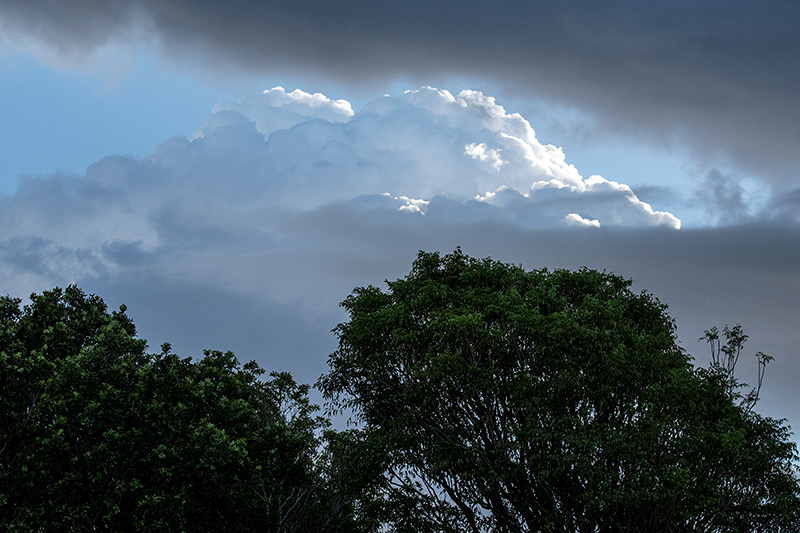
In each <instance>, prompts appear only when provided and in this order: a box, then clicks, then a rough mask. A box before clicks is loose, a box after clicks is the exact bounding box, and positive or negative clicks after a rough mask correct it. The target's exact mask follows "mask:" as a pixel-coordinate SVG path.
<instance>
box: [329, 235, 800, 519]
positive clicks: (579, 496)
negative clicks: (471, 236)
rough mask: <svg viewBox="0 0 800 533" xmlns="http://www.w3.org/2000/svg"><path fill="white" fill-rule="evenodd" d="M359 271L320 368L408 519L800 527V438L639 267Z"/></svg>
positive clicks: (392, 503) (442, 260) (460, 257)
mask: <svg viewBox="0 0 800 533" xmlns="http://www.w3.org/2000/svg"><path fill="white" fill-rule="evenodd" d="M388 289H389V290H388V292H384V291H382V290H380V289H378V288H376V287H372V286H369V287H361V288H357V289H355V291H354V292H353V294H352V295H351V296H349V297H348V298H347V299H346V300H345V301H344V302H343V306H344V307H345V309H346V310H347V311H348V312H349V314H350V320H349V321H348V322H345V323H342V324H340V325H339V326H338V327H337V328H336V329H335V333H336V334H337V336H338V338H339V349H338V350H337V351H336V352H334V353H333V354H332V355H331V357H330V359H329V366H330V373H329V374H327V375H325V376H322V377H321V378H320V381H319V383H318V386H319V387H320V388H321V389H322V391H323V393H324V395H325V397H326V399H327V400H328V401H329V409H330V410H331V411H332V412H337V411H340V410H353V411H354V413H355V416H356V417H357V419H358V420H359V421H360V422H361V424H362V428H363V429H362V430H361V433H360V435H357V436H354V437H353V438H354V439H356V440H357V441H358V442H359V443H360V444H359V445H360V446H361V447H362V452H361V455H362V456H363V457H369V458H370V466H369V468H370V469H373V470H377V471H380V472H381V473H382V476H383V484H382V486H381V487H382V491H383V495H384V498H385V500H384V504H385V505H384V506H383V512H384V515H383V516H382V518H383V519H384V520H386V521H387V522H388V523H389V524H390V525H391V527H392V528H393V530H395V531H476V532H477V531H508V532H516V531H520V532H521V531H581V532H583V531H592V532H594V531H689V530H691V531H783V530H786V531H788V530H791V531H797V530H800V516H799V513H800V486H798V481H797V479H796V478H795V477H794V476H793V473H792V461H793V460H794V459H795V458H796V456H795V448H794V446H793V444H792V443H791V442H790V441H789V440H788V437H789V433H788V429H787V428H786V427H785V426H783V425H782V423H781V421H775V420H772V419H769V418H762V417H760V416H758V415H757V414H755V413H753V412H751V410H749V409H745V408H743V407H742V406H741V405H740V404H739V403H738V402H737V401H736V400H737V398H736V393H735V392H734V391H732V388H731V386H730V384H731V381H730V379H732V378H731V377H730V376H728V375H727V374H726V373H725V372H724V371H721V370H720V369H719V368H716V367H712V369H710V370H703V369H695V368H694V367H693V366H692V365H691V364H690V361H689V358H688V356H687V355H686V354H685V353H684V352H683V351H682V350H681V349H680V348H679V347H678V346H677V343H676V338H675V325H674V321H673V320H672V318H671V317H670V316H669V315H668V314H667V312H666V306H665V305H663V304H661V303H660V302H658V300H656V299H655V298H654V297H653V296H651V295H649V294H647V293H641V294H635V293H633V292H632V291H631V290H630V281H628V280H625V279H623V278H620V277H619V276H615V275H613V274H609V273H605V272H597V271H594V270H589V269H582V270H580V271H577V272H570V271H565V270H555V271H547V270H539V271H531V272H527V271H524V270H523V269H521V268H518V267H515V266H512V265H507V264H503V263H500V262H496V261H492V260H489V259H484V260H476V259H472V258H469V257H467V256H465V255H464V254H463V253H461V251H460V250H457V251H456V252H455V253H453V254H450V255H446V256H440V255H439V254H436V253H432V254H430V253H423V252H420V254H419V256H418V258H417V260H416V261H415V263H414V266H413V269H412V271H411V273H410V274H409V275H408V276H407V277H405V278H403V279H399V280H397V281H394V282H388Z"/></svg>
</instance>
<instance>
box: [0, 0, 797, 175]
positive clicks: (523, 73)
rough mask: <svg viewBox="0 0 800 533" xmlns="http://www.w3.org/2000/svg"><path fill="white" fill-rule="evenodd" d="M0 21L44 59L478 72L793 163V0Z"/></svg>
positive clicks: (74, 11) (45, 13) (238, 69)
mask: <svg viewBox="0 0 800 533" xmlns="http://www.w3.org/2000/svg"><path fill="white" fill-rule="evenodd" d="M0 24H1V25H2V26H0V27H1V28H2V30H3V35H4V37H5V39H6V40H7V41H9V42H15V43H18V44H21V45H23V46H28V47H30V48H31V49H36V50H39V52H40V53H42V54H45V55H49V56H51V57H54V58H55V59H53V60H54V61H57V62H77V63H80V62H85V61H87V60H88V59H87V58H90V57H91V56H92V54H93V53H100V52H99V51H102V50H103V49H107V48H113V47H128V48H130V49H134V48H135V47H136V46H137V45H138V44H141V43H146V44H148V45H152V46H155V47H156V48H158V49H159V50H160V51H161V53H162V55H163V57H165V58H167V59H168V60H171V61H174V62H175V63H176V64H180V65H182V66H185V65H187V64H193V63H194V64H196V65H197V68H198V69H200V68H211V69H213V70H214V71H215V72H227V73H230V74H233V75H240V76H247V75H260V74H263V73H265V72H269V71H276V70H277V71H281V72H301V73H306V74H309V75H313V76H322V77H324V78H325V79H336V80H339V81H340V82H341V83H343V84H345V85H347V86H349V87H351V88H352V89H353V90H362V91H364V90H366V91H367V92H368V91H369V90H371V89H370V87H373V88H375V87H383V86H385V84H386V83H387V81H389V80H391V79H394V78H396V77H398V76H400V77H404V78H406V79H410V80H412V81H413V82H416V83H417V84H418V85H422V84H436V83H442V84H446V82H447V81H448V80H450V79H457V78H458V77H462V78H463V77H469V78H470V79H473V80H492V82H493V83H495V84H498V85H499V86H500V87H502V88H503V90H504V91H506V92H507V94H509V95H519V96H523V97H537V98H544V99H545V100H548V101H550V102H553V103H558V104H560V105H565V106H570V107H575V108H578V109H580V110H582V111H583V112H585V113H587V114H589V115H591V116H593V117H595V119H596V121H597V125H596V127H598V128H599V129H601V130H602V131H605V132H618V133H619V134H620V135H623V136H630V135H635V136H638V137H640V138H645V139H649V142H652V143H656V144H660V145H663V146H675V147H680V148H682V149H688V150H690V151H691V152H692V153H693V154H694V155H695V156H696V157H697V158H699V159H708V160H717V159H721V160H725V161H727V162H729V163H730V164H731V165H733V166H734V167H735V168H737V169H739V170H740V171H741V172H746V173H749V174H752V175H755V176H757V177H759V178H761V179H765V180H767V181H768V182H769V183H771V184H772V185H773V186H774V187H776V188H778V189H785V188H787V187H791V186H792V185H793V184H795V183H796V181H797V177H798V173H797V169H798V163H800V150H797V146H798V142H799V141H800V126H798V124H800V99H798V94H800V69H798V68H797V66H798V58H799V57H800V33H798V32H797V31H796V29H797V27H798V24H800V6H798V4H797V3H796V2H790V1H774V2H740V3H737V4H736V5H731V4H730V3H728V2H718V1H709V0H707V1H700V2H694V1H688V0H686V1H678V2H669V3H667V4H653V3H643V2H632V1H625V2H615V3H614V4H602V3H597V2H589V1H578V2H567V3H565V2H544V1H516V0H510V1H502V2H493V3H486V2H454V1H450V0H436V1H425V2H373V1H364V0H343V1H338V2H318V1H311V0H304V1H296V2H262V1H245V0H240V1H232V2H225V3H220V2H211V1H199V2H198V1H192V2H188V1H186V0H163V1H162V0H159V1H158V2H156V1H150V0H139V1H112V2H101V1H98V0H71V1H67V2H50V3H35V2H25V1H22V0H8V1H5V2H3V3H2V5H1V6H0Z"/></svg>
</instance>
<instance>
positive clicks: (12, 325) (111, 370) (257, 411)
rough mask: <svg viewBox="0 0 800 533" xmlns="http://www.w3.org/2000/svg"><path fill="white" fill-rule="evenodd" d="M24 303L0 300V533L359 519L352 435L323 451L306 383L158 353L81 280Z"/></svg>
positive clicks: (352, 526) (303, 527)
mask: <svg viewBox="0 0 800 533" xmlns="http://www.w3.org/2000/svg"><path fill="white" fill-rule="evenodd" d="M20 303H21V302H20V301H19V300H18V299H14V298H9V297H4V298H0V529H2V530H4V531H235V532H242V531H264V532H278V531H280V532H289V531H330V530H339V529H340V528H347V529H349V530H356V529H358V528H357V527H356V525H357V524H356V520H355V518H354V514H353V499H354V497H355V496H357V492H355V491H351V494H348V493H347V492H345V491H343V490H339V488H338V487H340V486H345V485H346V484H347V483H349V481H348V480H346V479H344V480H342V479H339V477H340V476H339V475H338V471H337V470H335V469H334V468H333V466H334V460H337V453H336V450H337V448H341V446H342V444H343V443H345V442H346V438H345V437H346V435H342V436H339V437H337V436H335V435H331V436H330V440H331V444H332V446H324V447H323V446H321V444H322V443H321V442H320V432H319V430H320V429H322V428H323V426H324V425H325V422H324V421H323V420H322V419H320V418H316V417H314V416H313V409H314V406H312V405H310V404H309V401H308V397H307V392H308V386H307V385H297V384H296V383H295V382H294V381H293V380H292V378H291V376H289V375H288V374H272V379H270V380H267V381H264V380H262V379H260V377H259V376H260V375H261V374H262V373H263V370H261V369H260V368H258V366H257V365H256V364H255V363H248V364H245V365H244V366H241V365H240V364H239V363H238V361H237V360H236V358H235V357H234V356H233V354H231V353H222V352H206V354H205V356H204V357H203V358H202V359H200V360H199V361H192V360H191V359H181V358H179V357H177V356H176V355H174V354H172V353H170V348H169V346H168V345H165V346H163V349H162V352H161V353H159V354H148V353H146V344H145V342H144V341H143V340H141V339H138V338H137V337H136V336H135V333H136V332H135V328H134V325H133V323H132V322H131V320H130V319H129V318H128V317H127V315H126V314H125V309H124V308H121V309H120V311H114V312H111V313H109V312H108V311H107V309H106V305H105V304H104V303H103V301H102V300H101V299H100V298H99V297H97V296H86V295H85V294H84V293H83V292H82V291H80V290H79V289H77V288H75V287H69V288H67V289H66V290H60V289H55V290H53V291H49V292H45V293H43V294H40V295H36V294H34V295H32V296H31V303H30V304H29V305H27V306H25V307H24V308H21V307H20ZM348 486H349V485H348ZM348 490H349V489H348ZM364 523H366V522H364Z"/></svg>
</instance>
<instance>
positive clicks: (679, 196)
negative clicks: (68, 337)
mask: <svg viewBox="0 0 800 533" xmlns="http://www.w3.org/2000/svg"><path fill="white" fill-rule="evenodd" d="M799 23H800V4H797V3H796V2H781V1H762V2H749V1H746V2H737V3H735V4H731V3H729V2H719V1H705V0H701V1H691V2H690V1H681V0H679V1H675V2H669V3H651V2H632V1H621V2H614V3H613V4H606V3H599V2H588V1H577V2H542V1H537V0H533V1H524V2H523V1H507V0H506V1H498V2H493V3H487V2H476V1H466V2H465V1H460V2H453V1H449V0H447V1H441V0H427V1H425V2H416V1H409V2H402V3H397V2H396V3H391V2H375V1H374V0H373V1H369V2H367V1H363V0H340V1H331V2H316V1H308V0H299V1H295V2H281V3H278V2H264V1H258V2H256V1H248V0H235V1H229V2H225V3H224V4H223V3H220V2H209V1H192V2H187V1H185V0H159V1H158V2H155V1H152V0H141V1H102V2H100V1H97V0H64V1H60V2H44V3H43V2H37V3H33V2H26V1H24V0H5V1H4V2H3V3H2V4H0V94H1V95H2V106H0V293H5V294H10V295H12V296H16V297H20V298H25V297H26V296H27V295H29V294H30V293H31V292H41V291H42V290H47V289H50V288H52V287H54V286H57V285H58V286H65V285H67V284H70V283H76V284H78V285H79V286H81V287H82V288H84V290H86V291H87V292H93V293H97V294H99V295H100V296H102V297H103V298H104V299H105V300H106V301H107V302H108V304H109V305H110V306H112V307H117V306H119V305H120V304H123V303H124V304H125V305H126V306H127V307H128V313H129V315H130V316H131V317H132V318H133V319H134V321H135V323H136V324H137V327H138V330H139V333H140V335H141V336H142V337H143V338H145V339H147V340H148V342H149V344H150V347H151V349H153V350H154V351H157V350H158V347H159V345H160V344H161V343H163V342H170V343H171V344H172V345H173V348H174V349H175V351H176V352H177V353H179V354H180V355H183V356H193V357H198V356H201V355H202V350H203V349H219V350H232V351H234V352H235V353H236V354H237V356H238V357H239V358H240V360H242V361H247V360H250V359H255V360H256V361H257V362H258V363H259V364H261V365H262V366H263V367H264V368H266V369H268V370H278V371H283V370H288V371H291V372H292V373H293V374H294V375H295V377H296V378H297V379H298V380H300V381H303V382H314V381H315V380H316V379H317V377H319V375H321V374H322V373H324V372H325V371H326V361H327V357H328V355H329V354H330V353H331V352H332V351H333V350H335V348H336V338H335V337H334V336H333V334H332V333H331V329H332V328H333V327H334V326H335V325H336V324H337V323H339V322H341V321H343V320H346V318H347V317H346V315H345V314H344V312H343V311H342V310H341V309H340V308H339V306H338V304H339V302H341V301H342V300H343V299H344V298H345V297H346V296H347V295H348V294H349V293H350V292H351V291H352V290H353V289H354V288H355V287H357V286H364V285H368V284H374V285H379V286H380V285H382V284H383V283H384V280H386V279H390V280H391V279H397V278H399V277H402V276H404V275H406V274H407V273H408V272H409V270H410V268H411V264H412V261H413V260H414V258H415V256H416V254H417V252H418V251H419V250H425V251H440V252H442V253H448V252H451V251H453V250H454V249H455V248H456V247H457V246H460V247H461V248H462V249H463V251H464V252H465V253H467V254H469V255H472V256H475V257H487V256H489V257H492V258H494V259H497V260H501V261H505V262H509V263H514V264H519V265H522V266H523V267H525V268H527V269H534V268H542V267H547V268H550V269H553V268H570V269H575V268H580V267H583V266H586V267H589V268H596V269H600V270H607V271H611V272H614V273H616V274H619V275H622V276H624V277H626V278H630V279H632V280H633V287H634V289H635V290H637V291H639V290H647V291H649V292H651V293H653V294H654V295H655V296H657V297H658V298H659V299H660V300H661V301H662V302H664V303H666V304H667V305H668V306H669V309H670V313H671V314H672V316H673V317H674V318H675V320H676V324H677V327H678V337H679V340H680V342H681V345H682V346H683V347H684V348H685V349H686V350H687V352H688V353H690V354H692V355H693V356H694V357H695V362H696V364H698V365H706V364H708V361H709V359H710V352H709V350H708V347H707V346H705V345H704V344H702V343H699V342H698V341H697V339H698V338H700V337H701V336H702V335H703V332H704V330H706V329H708V328H710V327H712V326H715V325H717V326H719V327H720V328H721V327H722V326H724V325H725V324H729V325H731V326H732V325H734V324H736V323H740V324H741V325H742V326H743V328H744V330H745V332H746V333H747V334H748V335H749V336H750V339H749V341H748V344H747V345H746V351H745V354H744V356H743V357H744V358H743V360H742V361H740V363H739V367H738V372H737V374H738V376H739V378H740V379H742V380H743V381H745V382H748V383H750V384H753V383H754V381H755V375H756V360H755V357H753V354H754V353H755V352H756V351H759V350H760V351H762V352H765V353H767V354H769V355H772V356H773V357H774V358H775V360H774V361H773V362H772V363H771V364H770V365H769V366H768V368H767V372H766V377H765V384H764V388H763V389H762V401H761V402H760V403H759V406H758V410H759V411H760V412H761V413H763V414H765V415H768V416H772V417H775V418H786V419H787V420H788V423H789V424H794V425H796V426H797V425H798V424H800V402H798V401H797V400H796V396H795V390H796V381H797V379H798V377H800V353H798V351H799V350H798V348H797V347H798V345H799V344H800V343H798V340H800V173H798V170H799V169H800V33H798V32H797V31H796V28H797V27H798V24H799ZM796 439H797V436H795V440H796Z"/></svg>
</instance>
